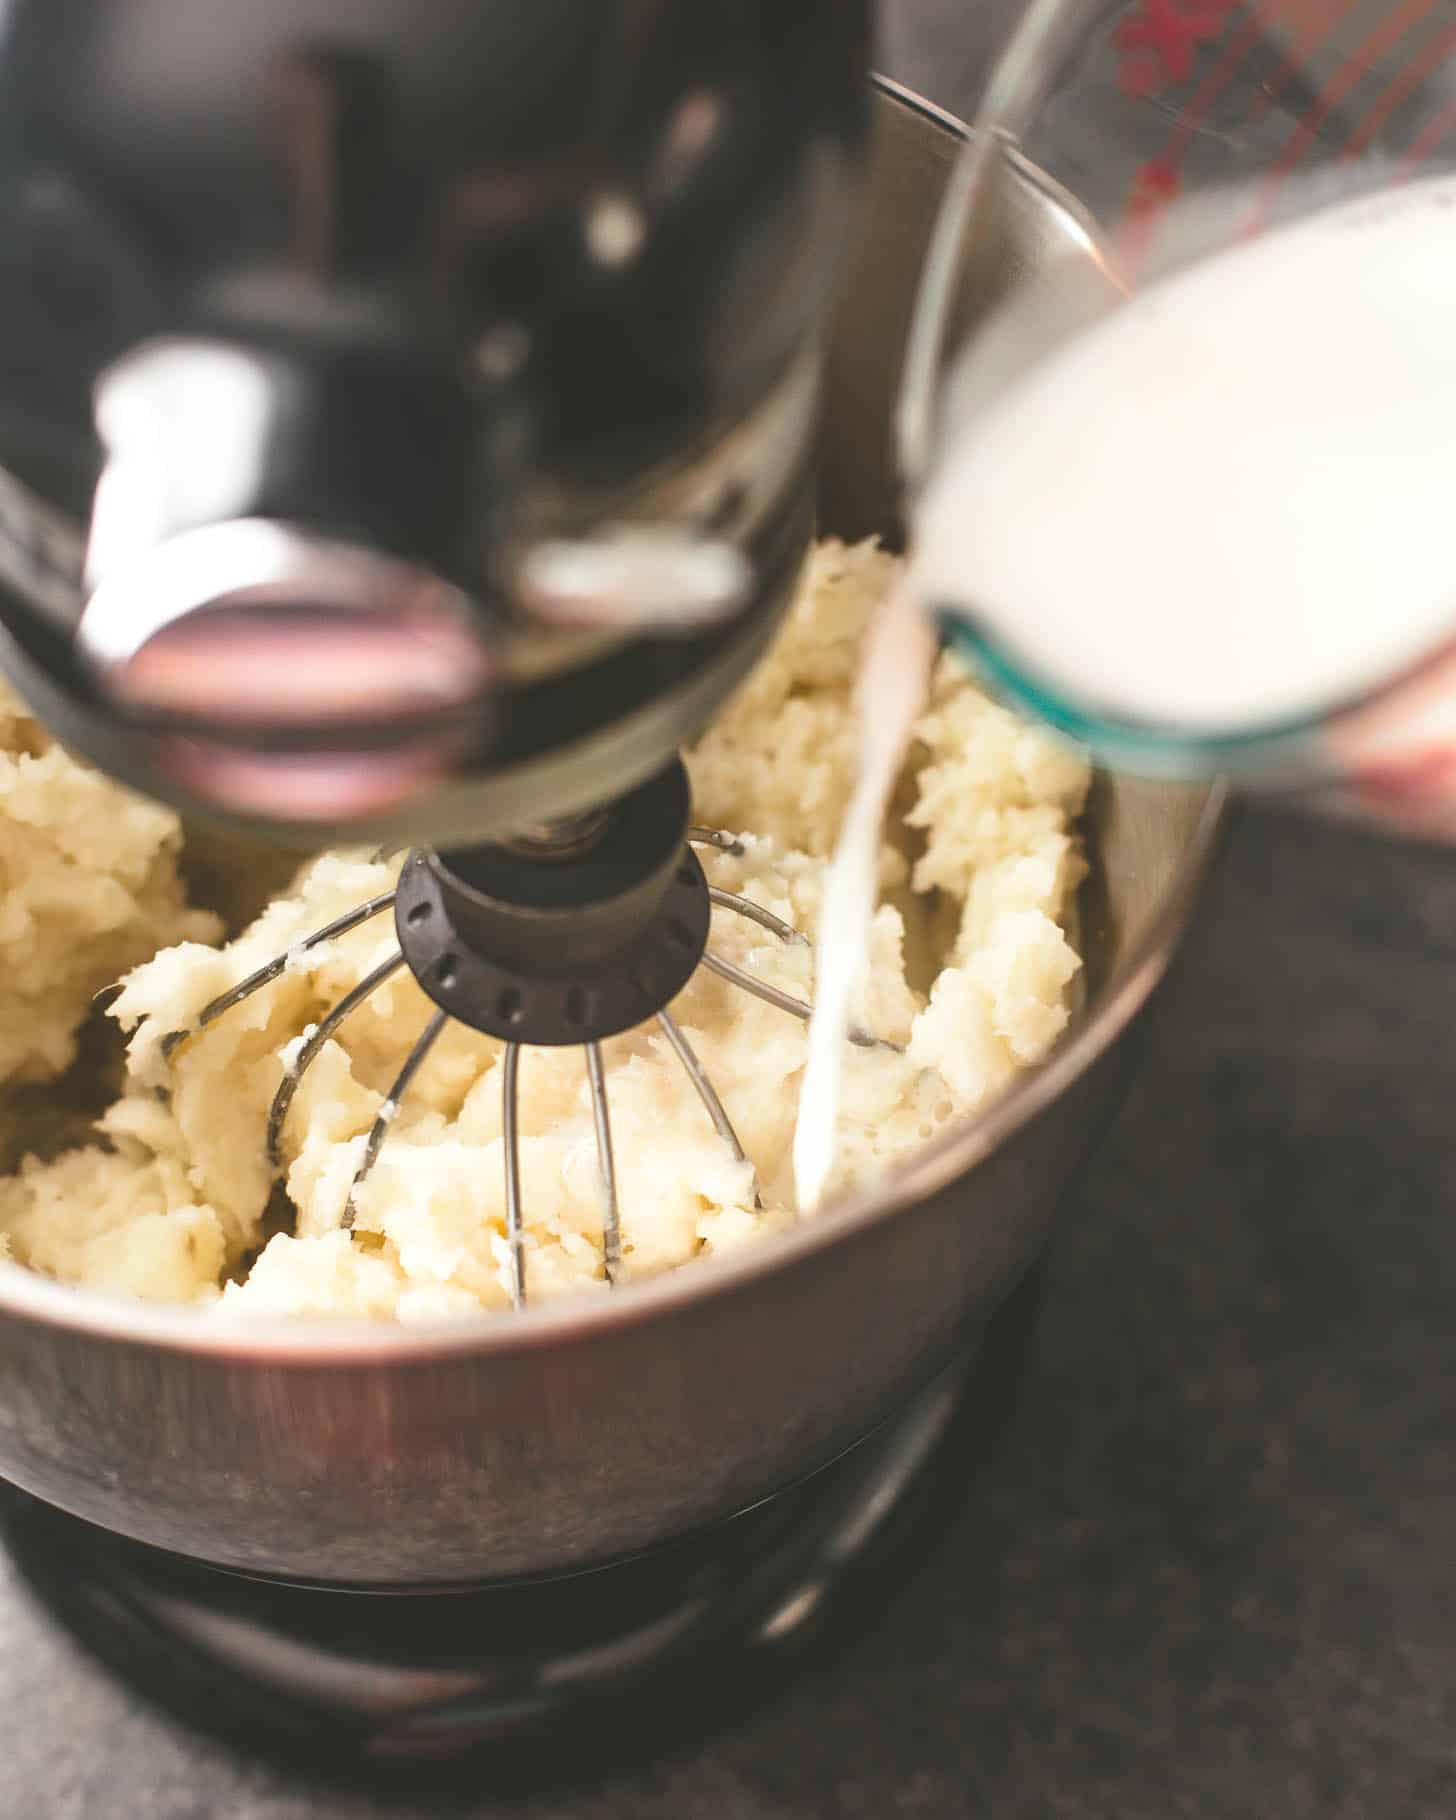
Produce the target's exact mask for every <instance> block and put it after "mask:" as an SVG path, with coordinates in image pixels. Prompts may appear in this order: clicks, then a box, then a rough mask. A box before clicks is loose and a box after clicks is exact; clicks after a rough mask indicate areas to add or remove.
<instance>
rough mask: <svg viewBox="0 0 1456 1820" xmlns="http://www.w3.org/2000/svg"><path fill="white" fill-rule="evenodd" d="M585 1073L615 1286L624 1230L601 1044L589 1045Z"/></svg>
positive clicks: (608, 1267)
mask: <svg viewBox="0 0 1456 1820" xmlns="http://www.w3.org/2000/svg"><path fill="white" fill-rule="evenodd" d="M586 1073H587V1080H588V1081H589V1082H590V1083H591V1102H592V1119H593V1122H594V1123H595V1125H596V1130H597V1170H598V1172H599V1173H600V1175H601V1178H602V1265H603V1268H604V1269H605V1271H606V1277H607V1281H608V1283H611V1284H615V1283H616V1281H617V1273H618V1271H619V1270H620V1269H621V1266H622V1227H621V1219H620V1216H619V1212H618V1208H617V1170H616V1164H615V1163H614V1161H613V1158H612V1115H611V1109H610V1107H609V1106H608V1103H607V1077H606V1072H605V1070H604V1069H603V1067H602V1046H601V1044H600V1043H588V1044H587V1045H586Z"/></svg>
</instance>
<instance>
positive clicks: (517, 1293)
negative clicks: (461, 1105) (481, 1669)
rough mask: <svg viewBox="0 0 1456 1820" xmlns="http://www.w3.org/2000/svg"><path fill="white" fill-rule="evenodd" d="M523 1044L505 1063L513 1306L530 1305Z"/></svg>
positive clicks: (509, 1051) (510, 1047)
mask: <svg viewBox="0 0 1456 1820" xmlns="http://www.w3.org/2000/svg"><path fill="white" fill-rule="evenodd" d="M520 1065H521V1045H520V1044H519V1043H507V1044H506V1053H505V1060H504V1062H503V1063H502V1066H501V1139H502V1145H503V1148H504V1150H505V1159H506V1242H507V1244H508V1245H509V1247H510V1259H511V1306H512V1307H513V1308H524V1307H525V1306H526V1229H525V1220H524V1217H523V1215H522V1210H521V1137H520V1110H521V1094H520Z"/></svg>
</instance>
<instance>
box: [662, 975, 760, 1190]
mask: <svg viewBox="0 0 1456 1820" xmlns="http://www.w3.org/2000/svg"><path fill="white" fill-rule="evenodd" d="M657 1022H658V1026H659V1028H660V1029H661V1031H662V1034H663V1035H664V1036H665V1037H666V1038H667V1040H668V1042H669V1043H670V1044H671V1046H672V1051H673V1054H674V1055H676V1057H677V1059H678V1060H679V1061H680V1062H681V1063H682V1065H683V1072H684V1073H685V1074H686V1075H687V1077H688V1079H689V1080H690V1081H691V1082H692V1084H693V1086H694V1087H695V1088H696V1089H697V1094H698V1098H699V1099H700V1100H701V1101H702V1102H703V1106H704V1108H705V1110H706V1111H707V1114H708V1117H709V1118H710V1119H711V1120H712V1121H713V1129H714V1130H715V1131H716V1132H717V1133H718V1136H719V1137H720V1138H722V1140H723V1142H724V1143H725V1144H726V1145H727V1146H728V1148H729V1150H731V1151H732V1153H733V1160H734V1162H735V1163H746V1162H747V1161H748V1156H747V1153H746V1152H745V1151H744V1148H743V1146H742V1144H740V1143H739V1141H738V1133H737V1132H736V1131H735V1130H734V1129H733V1121H732V1119H730V1118H729V1116H728V1109H727V1107H726V1106H725V1105H724V1104H723V1102H722V1100H720V1099H719V1098H718V1090H717V1088H716V1087H715V1086H714V1085H713V1083H712V1081H711V1080H710V1079H709V1076H708V1071H707V1069H706V1068H704V1066H703V1064H702V1063H701V1062H700V1061H699V1060H698V1057H697V1052H696V1051H695V1050H694V1048H693V1046H692V1044H691V1043H690V1042H689V1041H688V1039H687V1037H686V1035H685V1034H684V1032H683V1028H682V1026H681V1024H679V1023H678V1021H677V1019H676V1018H675V1017H674V1016H673V1015H672V1013H671V1012H670V1011H668V1010H666V1009H664V1010H662V1011H659V1012H658V1014H657ZM753 1204H754V1206H755V1207H762V1206H763V1200H762V1198H761V1196H760V1195H759V1192H758V1172H757V1170H755V1171H754V1176H753Z"/></svg>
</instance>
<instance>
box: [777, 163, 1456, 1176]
mask: <svg viewBox="0 0 1456 1820" xmlns="http://www.w3.org/2000/svg"><path fill="white" fill-rule="evenodd" d="M1453 477H1456V178H1453V177H1452V176H1450V175H1443V176H1441V177H1439V178H1432V179H1428V180H1425V181H1422V182H1419V183H1413V184H1411V185H1409V186H1408V187H1406V188H1404V189H1401V190H1396V191H1391V192H1387V193H1384V194H1382V195H1380V196H1378V197H1376V198H1373V199H1360V200H1357V201H1353V202H1347V203H1344V204H1341V205H1339V206H1336V207H1332V208H1330V209H1327V210H1326V211H1324V212H1322V213H1317V214H1315V215H1311V216H1308V217H1305V218H1303V219H1301V220H1299V221H1297V222H1295V223H1294V224H1293V225H1291V226H1289V227H1287V228H1282V229H1279V230H1277V231H1274V232H1271V233H1269V234H1267V235H1265V236H1263V237H1261V238H1258V239H1254V240H1250V241H1246V242H1244V243H1242V244H1240V245H1238V246H1236V247H1234V248H1233V249H1232V250H1229V251H1226V252H1223V253H1221V254H1218V255H1216V256H1214V257H1211V258H1209V259H1207V260H1206V261H1204V262H1203V263H1201V264H1197V265H1194V266H1192V267H1190V268H1188V269H1186V270H1184V271H1182V272H1180V273H1178V274H1176V275H1175V276H1173V277H1171V278H1168V279H1166V280H1164V281H1163V282H1161V283H1158V284H1155V285H1153V286H1152V287H1151V288H1150V289H1148V290H1147V291H1144V292H1141V293H1139V294H1138V295H1136V296H1134V297H1133V298H1132V299H1131V300H1130V301H1128V302H1127V303H1125V304H1124V305H1122V306H1121V307H1120V308H1118V309H1117V310H1115V311H1114V312H1113V313H1112V314H1111V315H1109V316H1107V317H1106V318H1104V319H1103V320H1102V321H1101V322H1099V323H1098V324H1097V325H1096V326H1094V327H1092V328H1091V329H1089V330H1087V331H1086V332H1084V333H1083V334H1081V335H1080V336H1077V337H1075V338H1074V339H1073V340H1071V341H1070V342H1068V343H1067V344H1065V345H1064V346H1062V347H1061V348H1059V349H1058V350H1056V351H1055V352H1053V353H1052V354H1051V355H1050V356H1049V357H1048V358H1046V359H1044V360H1042V361H1041V362H1040V363H1038V364H1036V365H1034V366H1033V367H1032V368H1031V370H1030V372H1029V373H1028V374H1027V375H1026V376H1025V377H1024V378H1022V379H1021V380H1019V381H1018V382H1016V383H1014V384H1013V385H1012V386H1010V387H1009V388H1008V389H1007V390H1006V391H1004V392H1003V393H1002V394H1001V395H1000V396H999V397H997V398H996V399H994V400H993V401H992V402H991V403H990V405H989V407H988V408H987V409H986V411H985V412H984V413H983V414H981V415H979V416H977V417H976V418H975V419H974V420H973V421H971V422H968V423H964V424H962V425H959V426H956V428H955V433H954V434H953V435H952V436H951V438H950V439H949V442H948V445H947V449H946V452H945V454H944V457H943V459H942V461H941V464H940V467H939V469H938V471H937V472H936V473H935V474H934V475H932V477H931V478H930V481H929V483H928V485H927V487H926V489H925V491H924V494H923V496H922V498H921V499H920V501H919V502H918V505H917V508H916V512H915V518H914V522H913V527H912V539H911V553H910V558H909V562H908V565H907V570H906V574H905V578H904V584H903V587H904V593H903V595H902V597H901V600H900V602H899V604H897V605H896V606H894V607H892V608H889V609H887V611H886V617H885V619H884V620H883V621H882V623H881V626H880V627H879V628H877V635H876V636H874V637H872V638H871V639H870V641H869V644H868V646H867V650H866V659H865V668H864V672H863V674H862V677H861V682H860V701H861V712H862V715H863V721H864V724H863V731H862V739H863V742H864V744H863V762H862V769H861V780H860V788H859V791H858V792H857V794H856V797H855V799H854V802H853V805H852V807H851V811H850V813H849V815H848V817H847V819H846V825H845V828H844V831H843V834H842V837H841V841H840V846H839V851H838V854H837V857H836V860H835V865H834V868H833V871H832V873H831V877H830V882H829V885H828V889H827V894H826V898H825V907H824V913H823V921H822V927H821V938H820V947H821V958H820V963H819V964H820V969H821V984H820V985H819V989H818V991H817V992H816V1002H817V1010H816V1013H815V1018H814V1022H813V1025H812V1028H811V1034H810V1049H809V1061H808V1065H807V1069H806V1072H805V1077H804V1086H803V1092H802V1096H801V1107H800V1114H799V1129H798V1132H797V1134H796V1141H795V1149H794V1163H795V1175H796V1185H797V1188H798V1194H799V1202H800V1206H801V1207H802V1208H804V1209H806V1210H807V1209H809V1208H812V1207H813V1206H814V1205H815V1204H816V1203H817V1202H818V1200H819V1199H820V1198H821V1196H822V1194H823V1192H824V1189H825V1186H826V1184H827V1182H828V1180H829V1177H830V1173H831V1170H832V1164H833V1154H834V1142H833V1115H834V1109H835V1107H836V1106H837V1103H838V1082H839V1075H840V1070H841V1067H842V1055H843V1040H844V1031H845V1027H846V1024H847V1020H848V1006H849V997H850V993H851V991H852V988H853V984H854V982H855V980H856V979H857V978H858V977H859V975H860V973H861V972H862V970H863V967H864V962H865V952H866V948H867V943H868V920H869V911H870V909H871V907H872V899H873V859H872V856H873V852H874V846H875V840H876V838H877V831H878V827H879V823H880V820H881V819H882V817H883V813H884V806H885V802H886V801H887V799H888V795H889V791H890V789H892V788H893V782H894V773H895V770H896V769H897V768H898V764H899V762H900V759H901V758H902V757H903V754H904V750H905V746H906V744H907V742H908V739H909V731H910V726H911V723H912V722H913V719H914V717H915V715H916V714H917V713H918V711H919V708H920V705H921V699H922V697H923V691H924V686H925V675H926V669H927V665H926V662H925V656H924V652H923V650H922V649H921V648H920V646H919V641H918V640H917V639H916V638H915V637H914V636H911V635H907V633H906V630H905V621H906V620H907V619H910V618H916V617H918V618H919V619H920V620H921V621H922V622H925V621H927V620H928V619H929V617H930V615H932V614H934V615H937V616H939V618H940V620H941V622H942V624H945V625H948V626H950V627H951V628H952V634H953V638H954V639H955V641H956V642H961V641H964V642H966V643H967V644H968V645H969V646H970V647H971V648H972V649H975V650H977V651H978V652H979V654H980V655H981V656H982V658H983V659H984V660H985V662H986V665H987V668H988V671H989V673H990V675H991V676H992V678H993V679H994V680H999V681H1000V682H1001V683H1002V684H1003V685H1009V692H1010V693H1011V694H1012V695H1013V696H1014V697H1017V698H1019V699H1020V700H1021V701H1022V702H1023V703H1024V704H1026V705H1029V706H1031V707H1032V708H1033V709H1034V710H1040V711H1041V712H1043V713H1045V714H1049V715H1050V716H1051V718H1052V719H1053V720H1055V721H1057V722H1058V723H1059V724H1061V725H1063V726H1064V727H1067V728H1069V729H1071V730H1073V731H1074V732H1076V733H1077V734H1079V735H1080V736H1082V737H1083V738H1085V739H1086V740H1087V741H1088V743H1089V744H1091V745H1092V747H1093V748H1094V751H1096V750H1098V749H1099V748H1100V751H1101V754H1102V755H1103V756H1106V757H1107V758H1109V759H1110V760H1111V761H1112V762H1126V760H1127V758H1128V756H1129V753H1130V752H1139V751H1140V752H1142V753H1143V754H1144V755H1145V757H1146V758H1147V760H1148V762H1150V763H1153V764H1155V765H1158V766H1159V767H1160V768H1164V769H1166V768H1168V767H1169V766H1172V767H1173V768H1175V769H1178V768H1181V769H1184V770H1188V771H1193V770H1197V769H1222V768H1224V767H1225V766H1229V765H1232V766H1233V767H1234V768H1235V769H1240V768H1242V769H1250V770H1253V771H1255V772H1257V771H1258V769H1259V768H1260V765H1261V762H1263V761H1264V760H1265V759H1272V756H1273V754H1274V753H1275V752H1277V751H1279V750H1281V749H1283V748H1286V747H1287V746H1288V745H1289V744H1290V743H1291V742H1293V743H1295V744H1305V745H1314V746H1316V747H1318V748H1320V749H1321V751H1322V753H1323V760H1324V763H1325V764H1326V765H1328V766H1332V767H1335V768H1339V767H1341V766H1344V767H1345V768H1346V769H1350V768H1356V769H1358V767H1359V764H1360V763H1361V762H1363V755H1362V754H1361V753H1359V752H1356V751H1353V750H1352V749H1351V747H1350V745H1349V742H1348V741H1346V742H1345V743H1344V744H1342V743H1341V737H1340V735H1339V733H1338V729H1339V727H1340V724H1341V717H1342V713H1343V712H1344V711H1345V710H1347V709H1349V708H1350V707H1351V705H1352V704H1356V703H1360V702H1362V701H1363V700H1365V699H1366V698H1368V697H1370V695H1371V692H1372V691H1378V690H1380V689H1381V688H1382V687H1384V686H1386V685H1390V684H1393V683H1394V682H1396V681H1397V679H1401V678H1402V677H1403V676H1404V675H1405V673H1407V672H1409V671H1411V669H1412V667H1413V666H1415V665H1417V664H1419V663H1421V662H1422V661H1423V660H1426V659H1428V658H1430V657H1431V655H1432V654H1433V653H1435V652H1437V651H1438V650H1439V649H1440V647H1442V646H1443V645H1448V644H1449V642H1450V641H1451V640H1452V639H1453V638H1456V575H1453V571H1456V554H1453V551H1456V543H1453V527H1456V495H1453ZM906 603H911V604H908V605H907V604H906ZM896 621H898V625H899V629H898V631H897V627H896V623H894V622H896ZM1452 670H1456V659H1453V658H1452V656H1451V654H1450V652H1449V651H1447V652H1444V653H1442V656H1441V661H1440V663H1439V665H1437V666H1436V667H1434V668H1431V669H1429V670H1428V672H1427V675H1426V679H1425V695H1424V698H1423V699H1420V700H1419V701H1417V699H1416V698H1417V697H1418V696H1419V694H1420V690H1419V686H1417V687H1416V688H1415V690H1414V691H1413V692H1412V695H1411V699H1410V701H1409V702H1407V705H1406V708H1405V709H1404V710H1403V711H1402V713H1399V714H1396V715H1395V716H1394V717H1393V720H1392V717H1391V716H1386V717H1385V718H1384V720H1382V719H1381V718H1380V716H1379V714H1378V713H1377V714H1376V715H1375V717H1374V722H1373V723H1372V722H1371V715H1370V713H1369V711H1365V719H1364V723H1363V724H1362V737H1367V738H1368V737H1369V736H1370V734H1371V729H1372V724H1373V730H1374V735H1375V739H1376V745H1377V747H1378V745H1379V743H1380V736H1381V735H1383V734H1386V733H1391V731H1392V728H1393V735H1392V739H1391V742H1390V746H1389V751H1388V752H1387V754H1386V760H1388V762H1389V763H1390V764H1393V765H1394V766H1395V767H1396V771H1397V773H1399V774H1400V775H1405V773H1402V772H1401V771H1400V766H1401V763H1402V755H1404V758H1405V759H1409V760H1410V761H1411V769H1410V771H1409V775H1410V777H1412V778H1418V779H1424V780H1427V781H1429V780H1430V779H1431V778H1432V777H1434V778H1436V780H1437V782H1438V785H1439V787H1440V788H1441V789H1443V790H1445V791H1447V792H1448V793H1449V794H1450V795H1451V796H1452V797H1453V798H1456V756H1453V755H1456V676H1453V675H1450V674H1448V671H1452ZM912 683H913V686H912ZM1356 718H1357V719H1358V718H1359V715H1357V716H1356ZM1403 733H1404V734H1405V735H1406V739H1405V745H1404V747H1403V746H1402V734H1403ZM1417 760H1418V761H1419V762H1416V761H1417ZM1369 762H1370V764H1371V765H1372V767H1375V766H1378V765H1379V764H1381V763H1382V762H1386V761H1385V760H1382V758H1381V754H1380V752H1379V751H1378V750H1377V751H1376V752H1374V753H1373V754H1372V755H1370V757H1369ZM867 854H868V855H870V856H871V857H870V858H869V860H868V861H867V859H866V855H867ZM867 867H868V870H867ZM826 986H827V987H828V989H827V990H826Z"/></svg>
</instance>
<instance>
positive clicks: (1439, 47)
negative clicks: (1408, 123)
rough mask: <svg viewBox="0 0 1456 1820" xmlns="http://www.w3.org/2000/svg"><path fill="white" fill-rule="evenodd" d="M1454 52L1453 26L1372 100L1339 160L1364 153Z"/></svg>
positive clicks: (1437, 36)
mask: <svg viewBox="0 0 1456 1820" xmlns="http://www.w3.org/2000/svg"><path fill="white" fill-rule="evenodd" d="M1453 52H1456V26H1447V27H1446V29H1445V30H1444V31H1442V32H1438V33H1437V35H1436V36H1435V37H1434V38H1433V39H1432V40H1431V41H1430V43H1429V44H1427V45H1426V47H1425V49H1424V50H1423V51H1421V52H1420V53H1419V55H1417V56H1415V57H1412V58H1411V60H1410V62H1409V63H1408V64H1406V66H1405V68H1404V69H1403V70H1401V72H1400V73H1399V75H1397V76H1396V77H1395V79H1394V80H1393V81H1391V82H1388V83H1387V84H1386V86H1385V87H1384V88H1383V89H1382V90H1381V91H1380V93H1379V94H1378V95H1377V96H1376V97H1375V99H1374V101H1372V102H1371V104H1370V106H1369V107H1368V108H1367V109H1366V110H1365V112H1364V114H1363V115H1362V116H1361V117H1360V120H1359V121H1358V122H1357V124H1356V127H1355V130H1354V132H1353V133H1351V135H1350V137H1349V140H1348V141H1347V142H1346V144H1345V146H1344V148H1343V149H1342V151H1341V153H1340V156H1341V158H1343V159H1346V160H1350V159H1354V158H1358V157H1360V156H1361V155H1362V153H1364V152H1367V151H1368V150H1369V149H1370V147H1371V146H1372V145H1373V144H1374V143H1375V141H1376V139H1378V138H1379V136H1380V132H1381V129H1382V128H1383V127H1384V126H1385V124H1386V122H1387V121H1388V120H1389V119H1390V118H1391V116H1392V115H1393V114H1394V113H1395V112H1396V110H1397V109H1398V108H1400V107H1402V106H1404V104H1405V103H1406V102H1407V101H1409V100H1410V98H1411V96H1412V95H1414V94H1415V93H1416V91H1417V90H1418V89H1419V88H1420V86H1421V84H1422V83H1423V82H1424V81H1425V80H1426V79H1427V77H1429V76H1433V75H1434V74H1435V73H1436V71H1437V70H1438V69H1439V68H1440V67H1441V65H1442V64H1443V63H1445V62H1446V60H1447V59H1448V58H1449V57H1450V56H1451V54H1452V53H1453Z"/></svg>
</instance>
